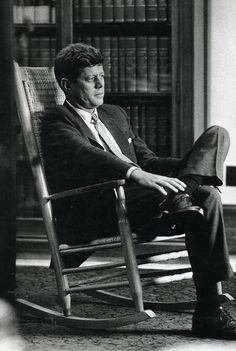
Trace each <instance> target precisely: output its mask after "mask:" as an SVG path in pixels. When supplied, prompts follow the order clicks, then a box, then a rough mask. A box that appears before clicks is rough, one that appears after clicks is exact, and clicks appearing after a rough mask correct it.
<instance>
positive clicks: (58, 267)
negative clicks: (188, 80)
mask: <svg viewBox="0 0 236 351" xmlns="http://www.w3.org/2000/svg"><path fill="white" fill-rule="evenodd" d="M14 79H15V101H16V107H17V113H18V116H19V119H20V122H21V128H22V132H23V136H24V140H25V144H26V148H27V152H28V156H29V161H30V164H31V167H32V172H33V177H34V181H35V184H36V190H37V194H38V199H39V202H40V205H41V210H42V216H43V219H44V224H45V230H46V234H47V238H48V242H49V246H50V250H51V256H52V262H53V268H54V271H55V278H56V283H57V288H58V295H59V299H60V303H61V307H62V310H63V313H59V312H56V311H54V310H51V309H48V308H45V307H43V306H40V305H37V304H35V303H31V302H29V301H27V300H24V299H21V298H18V299H17V300H16V304H17V308H18V309H19V310H21V311H23V312H27V313H30V314H33V315H36V316H39V317H40V318H46V319H48V318H49V319H53V320H54V321H55V323H57V324H62V325H66V326H71V327H76V328H86V329H107V328H115V327H121V326H124V325H128V324H132V323H138V322H141V321H144V320H148V319H150V318H153V317H155V316H156V315H155V313H154V312H153V311H152V309H155V310H162V311H163V310H166V311H181V310H182V311H183V310H189V309H193V308H194V306H195V301H184V302H158V301H145V300H143V294H142V289H143V288H144V287H145V286H150V285H153V284H154V285H157V284H160V283H163V282H164V283H165V282H172V281H175V280H181V279H185V278H188V279H189V278H191V277H192V273H191V269H190V268H189V267H187V268H181V269H174V270H170V271H167V270H165V271H162V270H160V269H159V270H154V271H152V272H144V271H141V270H139V266H140V264H142V265H144V264H146V263H150V262H157V263H158V262H161V261H165V260H167V259H173V258H180V257H186V256H187V251H186V250H180V251H176V252H170V251H167V252H164V253H163V252H162V253H161V254H158V253H156V252H155V253H152V254H151V256H152V257H148V256H150V253H149V255H145V254H143V253H142V248H143V247H145V244H142V243H141V244H140V243H137V238H136V237H135V235H133V234H132V233H131V230H130V227H129V222H128V218H127V216H126V206H125V192H124V184H125V180H124V179H121V180H115V181H110V182H106V183H102V184H95V185H92V186H86V187H82V188H77V189H71V190H68V191H63V192H60V193H56V194H49V191H48V187H47V182H46V179H45V174H44V167H43V160H42V153H41V149H40V118H41V117H42V116H43V112H44V110H45V108H48V107H49V106H50V105H54V104H55V103H57V104H62V103H63V101H64V94H63V92H62V91H61V90H60V88H59V87H58V85H57V83H56V81H55V77H54V74H53V70H52V68H49V67H20V66H19V65H18V64H17V63H16V62H14ZM98 189H110V191H113V192H115V196H116V212H117V218H118V226H119V232H120V233H119V236H118V237H111V238H105V239H99V240H95V241H93V242H91V243H90V244H88V245H77V246H70V245H67V243H65V244H63V245H59V244H58V240H57V234H56V228H55V223H54V216H55V215H54V214H53V211H52V206H51V204H52V202H53V201H55V200H58V199H61V198H65V197H71V196H77V197H78V200H79V197H80V195H81V194H86V193H89V192H93V191H96V190H98ZM172 235H173V233H172ZM177 237H179V236H177ZM170 239H171V240H172V241H173V236H172V237H170ZM155 240H156V241H157V242H158V240H160V241H161V240H163V239H162V238H161V237H158V236H157V238H156V239H155ZM157 246H158V245H155V250H156V247H157ZM118 247H121V249H122V253H123V258H122V260H119V262H118V263H117V262H110V263H106V264H99V263H98V264H96V265H95V266H94V265H92V266H86V265H85V266H83V265H82V266H79V267H73V268H66V267H65V264H64V258H65V257H66V256H69V255H72V254H75V253H77V254H79V253H85V252H86V253H88V252H95V251H99V250H103V251H104V250H110V249H114V248H118ZM136 247H137V248H136ZM137 249H138V250H139V252H140V251H141V255H139V254H137V255H136V251H135V250H137ZM159 252H160V250H159ZM118 267H122V268H120V269H119V270H117V269H116V270H115V272H113V271H114V268H118ZM101 270H103V271H108V273H105V274H103V275H102V274H101ZM117 271H118V272H117ZM85 272H86V274H87V272H98V274H97V275H96V277H94V276H93V277H92V279H91V278H89V277H88V278H87V279H84V277H83V278H82V279H81V278H79V281H78V282H77V284H76V285H75V284H73V285H71V283H70V274H72V273H73V274H75V273H76V274H78V275H80V274H83V273H85ZM124 272H125V273H126V276H127V278H126V279H122V280H120V279H119V280H115V281H113V280H114V278H115V277H119V276H121V275H123V274H124ZM119 287H127V288H128V289H129V293H130V297H125V296H121V295H118V294H114V293H112V292H109V290H110V289H114V288H119ZM78 292H83V293H86V294H87V295H90V296H92V297H95V298H97V299H98V300H103V301H105V302H108V303H110V304H116V305H121V306H130V307H132V308H133V313H131V314H130V315H125V316H121V317H120V316H117V317H113V318H83V317H77V316H73V315H71V294H73V293H78ZM220 299H221V300H222V301H227V300H228V299H230V297H229V296H228V295H227V294H225V295H223V294H222V291H220Z"/></svg>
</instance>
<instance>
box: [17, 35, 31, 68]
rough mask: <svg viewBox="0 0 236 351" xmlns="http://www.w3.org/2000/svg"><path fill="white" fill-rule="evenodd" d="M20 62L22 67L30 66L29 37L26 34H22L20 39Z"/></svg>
mask: <svg viewBox="0 0 236 351" xmlns="http://www.w3.org/2000/svg"><path fill="white" fill-rule="evenodd" d="M18 48H19V53H18V62H19V63H20V64H21V65H22V66H28V65H29V37H28V35H26V34H25V33H22V34H21V35H20V37H19V39H18Z"/></svg>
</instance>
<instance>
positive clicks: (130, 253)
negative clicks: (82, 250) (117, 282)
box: [115, 186, 144, 312]
mask: <svg viewBox="0 0 236 351" xmlns="http://www.w3.org/2000/svg"><path fill="white" fill-rule="evenodd" d="M115 194H116V212H117V216H118V225H119V230H120V237H121V242H122V249H123V254H124V259H125V263H126V268H127V276H128V281H129V286H130V293H131V296H132V298H133V301H134V305H135V308H136V310H137V311H140V312H141V311H144V306H143V293H142V286H141V280H140V276H139V271H138V265H137V261H136V255H135V252H134V245H133V239H132V235H131V230H130V226H129V222H128V219H127V215H126V204H125V192H124V187H123V186H120V187H118V188H117V189H116V191H115Z"/></svg>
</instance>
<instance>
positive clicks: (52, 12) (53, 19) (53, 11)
mask: <svg viewBox="0 0 236 351" xmlns="http://www.w3.org/2000/svg"><path fill="white" fill-rule="evenodd" d="M50 23H52V24H55V23H56V0H51V1H50Z"/></svg>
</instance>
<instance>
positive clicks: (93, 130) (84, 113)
mask: <svg viewBox="0 0 236 351" xmlns="http://www.w3.org/2000/svg"><path fill="white" fill-rule="evenodd" d="M66 103H67V104H68V105H70V107H71V108H73V110H74V111H75V112H76V113H77V114H78V115H79V116H80V117H81V118H82V119H83V121H84V122H85V123H86V125H87V127H88V128H89V129H90V131H91V133H92V134H93V136H94V138H95V140H96V141H97V142H98V143H99V144H100V145H101V146H102V147H103V149H104V151H106V150H105V148H104V144H103V142H102V140H101V138H100V136H99V134H98V132H97V130H96V128H95V126H94V123H91V113H90V112H88V111H85V110H82V109H80V108H77V107H75V106H73V105H72V104H71V103H70V102H69V101H67V100H66ZM93 113H94V114H96V115H97V116H98V113H97V109H96V108H95V109H94V111H93ZM100 123H102V121H101V120H100ZM102 124H103V126H104V128H106V126H105V125H104V123H102ZM106 130H107V133H109V136H110V138H111V139H113V141H114V143H116V145H117V148H119V149H120V147H119V145H118V144H117V142H116V141H115V139H114V138H113V136H112V134H111V133H110V131H109V130H108V129H107V128H106ZM120 151H121V150H120ZM121 152H122V151H121ZM138 168H139V167H137V166H131V167H130V168H129V169H128V171H127V173H126V178H127V179H128V178H129V177H130V175H131V173H132V172H133V171H134V170H135V169H138Z"/></svg>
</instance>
